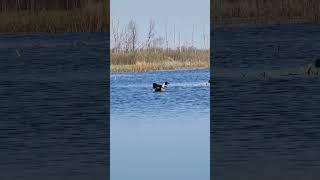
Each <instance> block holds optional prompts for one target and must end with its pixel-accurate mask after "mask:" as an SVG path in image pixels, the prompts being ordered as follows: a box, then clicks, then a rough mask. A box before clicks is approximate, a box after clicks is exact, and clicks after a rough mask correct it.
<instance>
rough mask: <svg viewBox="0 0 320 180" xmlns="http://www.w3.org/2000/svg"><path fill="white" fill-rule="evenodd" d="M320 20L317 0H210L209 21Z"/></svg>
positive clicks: (274, 21) (319, 6) (219, 22)
mask: <svg viewBox="0 0 320 180" xmlns="http://www.w3.org/2000/svg"><path fill="white" fill-rule="evenodd" d="M239 22H240V23H241V22H245V23H268V22H270V23H286V22H294V23H296V22H309V23H319V22H320V1H319V0H212V1H211V23H214V24H224V23H239Z"/></svg>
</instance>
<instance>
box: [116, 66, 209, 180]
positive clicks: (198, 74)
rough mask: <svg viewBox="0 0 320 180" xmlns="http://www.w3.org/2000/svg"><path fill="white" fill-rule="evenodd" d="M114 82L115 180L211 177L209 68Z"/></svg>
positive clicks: (121, 77) (141, 75)
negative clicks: (162, 87) (158, 88)
mask: <svg viewBox="0 0 320 180" xmlns="http://www.w3.org/2000/svg"><path fill="white" fill-rule="evenodd" d="M110 78H111V79H110V80H111V179H112V180H122V179H132V180H150V179H153V180H163V179H166V180H177V179H184V180H188V179H190V180H194V179H199V180H207V179H209V115H210V114H209V109H210V106H209V102H210V101H209V85H208V84H207V83H206V82H207V81H208V79H209V70H176V71H157V72H144V73H114V74H111V77H110ZM164 81H168V82H169V83H170V84H169V85H168V87H167V89H166V91H165V92H161V93H155V92H153V89H152V83H153V82H158V83H161V82H164Z"/></svg>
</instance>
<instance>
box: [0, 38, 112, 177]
mask: <svg viewBox="0 0 320 180" xmlns="http://www.w3.org/2000/svg"><path fill="white" fill-rule="evenodd" d="M108 47H109V46H108V35H106V34H104V33H65V34H62V33H61V34H47V33H34V34H32V33H8V34H6V33H2V34H0V59H1V61H0V119H1V120H0V179H3V180H16V179H25V180H35V179H47V180H58V179H59V180H60V179H69V180H87V179H97V180H98V179H106V178H107V177H108V171H107V167H108V162H107V160H108V140H109V138H108V118H107V117H108V109H107V101H106V99H107V95H108V93H109V92H108V88H107V83H106V79H107V78H106V73H107V71H106V64H107V62H108V56H107V51H106V49H107V48H108ZM16 51H18V53H17V52H16Z"/></svg>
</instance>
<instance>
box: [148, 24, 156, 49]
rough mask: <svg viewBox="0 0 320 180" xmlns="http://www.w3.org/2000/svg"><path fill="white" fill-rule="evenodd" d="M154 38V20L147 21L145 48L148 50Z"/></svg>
mask: <svg viewBox="0 0 320 180" xmlns="http://www.w3.org/2000/svg"><path fill="white" fill-rule="evenodd" d="M154 37H155V23H154V20H150V21H149V29H148V34H147V48H148V49H150V48H151V45H152V41H153V40H154Z"/></svg>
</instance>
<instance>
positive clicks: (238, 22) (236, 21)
mask: <svg viewBox="0 0 320 180" xmlns="http://www.w3.org/2000/svg"><path fill="white" fill-rule="evenodd" d="M294 24H320V22H318V23H315V22H313V21H310V20H305V19H289V20H257V19H243V18H228V19H221V20H216V21H214V20H213V22H211V25H213V26H215V27H236V26H250V25H294Z"/></svg>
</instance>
